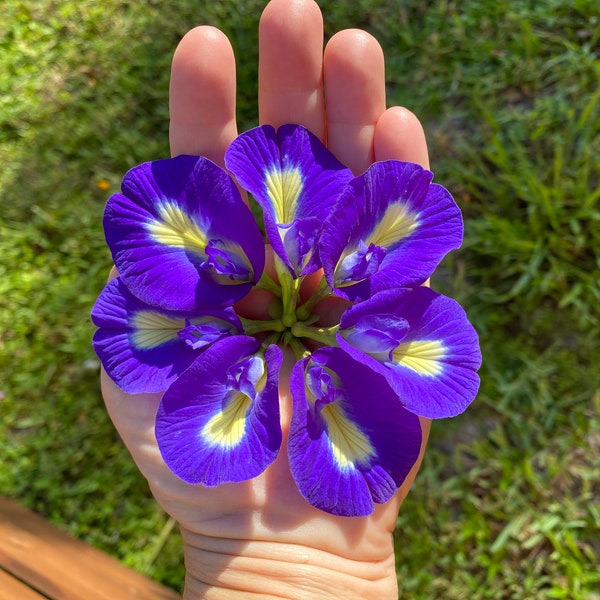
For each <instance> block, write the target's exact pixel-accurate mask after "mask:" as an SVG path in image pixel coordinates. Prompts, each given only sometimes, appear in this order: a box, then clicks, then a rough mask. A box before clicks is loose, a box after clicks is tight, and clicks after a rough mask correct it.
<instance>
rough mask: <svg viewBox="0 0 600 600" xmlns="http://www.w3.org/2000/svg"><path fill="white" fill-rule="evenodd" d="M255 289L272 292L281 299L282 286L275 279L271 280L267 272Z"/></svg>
mask: <svg viewBox="0 0 600 600" xmlns="http://www.w3.org/2000/svg"><path fill="white" fill-rule="evenodd" d="M255 287H257V288H258V289H260V290H265V291H267V292H271V293H272V294H274V295H275V296H277V297H278V298H281V286H280V285H279V284H278V283H277V282H276V281H275V280H274V279H271V277H270V276H269V275H268V274H267V272H266V271H263V274H262V275H261V278H260V279H259V281H258V283H257V284H256V286H255Z"/></svg>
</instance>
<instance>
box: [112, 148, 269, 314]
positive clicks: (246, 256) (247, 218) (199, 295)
mask: <svg viewBox="0 0 600 600" xmlns="http://www.w3.org/2000/svg"><path fill="white" fill-rule="evenodd" d="M104 232H105V235H106V240H107V242H108V246H109V247H110V249H111V252H112V255H113V260H114V262H115V266H116V267H117V270H118V271H119V275H120V276H121V277H122V279H123V282H124V283H125V285H126V286H127V288H128V289H129V291H130V292H131V293H132V294H134V295H135V296H136V297H138V298H139V299H140V300H142V301H144V302H146V303H147V304H150V305H152V306H157V307H161V308H163V309H165V310H167V311H195V310H197V309H198V308H199V307H214V306H224V305H227V304H232V303H233V302H235V301H237V300H239V299H240V298H242V297H244V296H245V295H246V294H247V293H248V292H249V291H250V289H251V288H252V285H253V284H255V283H256V282H257V281H258V280H259V279H260V277H261V275H262V271H263V268H264V261H265V254H264V244H263V240H262V236H261V234H260V230H259V228H258V226H257V224H256V222H255V220H254V217H253V216H252V213H251V212H250V210H249V209H248V207H247V206H246V205H245V204H244V203H243V201H242V199H241V196H240V193H239V191H238V189H237V187H236V186H235V184H234V182H233V181H232V180H231V178H230V177H229V175H227V173H226V172H225V171H224V170H223V169H221V168H220V167H218V166H217V165H215V164H214V163H212V162H211V161H209V160H208V159H206V158H198V157H194V156H177V157H176V158H170V159H167V160H159V161H155V162H150V163H144V164H142V165H139V166H138V167H135V168H133V169H131V170H130V171H129V172H128V173H127V174H126V175H125V178H124V179H123V184H122V193H121V194H115V195H114V196H112V197H111V198H110V199H109V201H108V204H107V205H106V210H105V213H104Z"/></svg>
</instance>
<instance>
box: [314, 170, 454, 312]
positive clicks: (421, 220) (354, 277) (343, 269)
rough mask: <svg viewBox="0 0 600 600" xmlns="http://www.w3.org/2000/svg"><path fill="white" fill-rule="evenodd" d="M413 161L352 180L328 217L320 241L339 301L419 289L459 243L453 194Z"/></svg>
mask: <svg viewBox="0 0 600 600" xmlns="http://www.w3.org/2000/svg"><path fill="white" fill-rule="evenodd" d="M432 177H433V174H432V173H431V172H430V171H427V170H425V169H423V168H422V167H420V166H419V165H416V164H413V163H405V162H400V161H384V162H378V163H375V164H373V165H371V167H369V169H367V171H366V172H365V173H364V174H363V175H360V176H359V177H356V178H355V179H353V180H352V181H351V182H350V183H349V184H348V185H347V186H346V188H345V189H344V191H343V193H342V194H341V195H340V196H339V198H338V200H337V203H336V205H335V206H334V208H333V210H332V211H331V212H330V213H329V216H328V218H327V221H326V222H325V225H324V226H323V231H322V233H321V236H320V240H319V244H318V247H319V254H320V257H321V261H322V264H323V269H324V271H325V277H326V279H327V283H328V284H329V286H330V287H331V289H333V290H334V291H335V293H336V294H337V295H338V296H341V297H342V298H347V299H349V300H366V299H367V298H370V297H371V296H372V295H373V294H375V293H376V292H378V291H381V290H385V289H392V288H397V287H401V286H411V287H414V286H416V285H420V284H421V283H423V282H424V281H425V280H426V279H427V278H428V277H429V276H430V275H431V274H432V273H433V271H434V269H435V268H436V267H437V265H438V264H439V262H440V261H441V260H442V258H443V257H444V256H445V255H446V254H447V253H448V252H449V251H450V250H454V249H456V248H458V247H459V246H460V244H461V242H462V231H463V228H462V218H461V214H460V210H459V208H458V207H457V206H456V203H455V202H454V200H453V199H452V196H450V194H449V193H448V191H447V190H445V189H444V188H443V187H441V186H440V185H437V184H432V183H431V179H432Z"/></svg>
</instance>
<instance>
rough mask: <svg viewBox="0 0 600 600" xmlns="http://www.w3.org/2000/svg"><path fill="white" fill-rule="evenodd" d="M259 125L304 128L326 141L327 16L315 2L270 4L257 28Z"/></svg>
mask: <svg viewBox="0 0 600 600" xmlns="http://www.w3.org/2000/svg"><path fill="white" fill-rule="evenodd" d="M258 40H259V62H258V82H259V83H258V90H259V91H258V114H259V121H260V123H269V124H271V125H273V126H274V127H279V126H280V125H283V124H285V123H297V124H300V125H304V126H305V127H306V128H308V129H309V130H310V131H312V132H313V133H314V134H315V135H317V136H319V137H320V138H321V139H324V128H325V119H324V102H323V86H322V66H323V17H322V15H321V11H320V9H319V7H318V6H317V4H316V3H315V2H314V1H313V0H271V2H269V4H268V5H267V7H266V8H265V10H264V12H263V14H262V17H261V19H260V25H259V28H258Z"/></svg>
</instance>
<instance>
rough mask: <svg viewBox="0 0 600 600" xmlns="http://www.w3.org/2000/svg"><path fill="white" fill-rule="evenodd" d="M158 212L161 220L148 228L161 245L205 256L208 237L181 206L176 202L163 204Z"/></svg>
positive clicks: (147, 226)
mask: <svg viewBox="0 0 600 600" xmlns="http://www.w3.org/2000/svg"><path fill="white" fill-rule="evenodd" d="M158 212H159V217H160V220H155V221H152V222H151V223H148V224H147V225H146V228H147V230H148V232H149V233H150V235H151V236H152V237H153V238H154V239H155V240H156V241H157V242H158V243H159V244H164V245H165V246H174V247H175V248H185V249H186V250H192V251H194V252H197V253H198V254H202V255H204V250H205V248H206V246H207V245H208V237H207V235H206V233H205V232H204V231H202V229H201V228H200V226H199V225H198V223H196V222H194V221H193V220H192V219H190V217H189V216H188V215H186V214H185V212H184V211H183V210H182V209H181V207H180V206H178V205H177V204H175V203H174V202H163V203H162V204H161V205H160V206H159V208H158Z"/></svg>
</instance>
